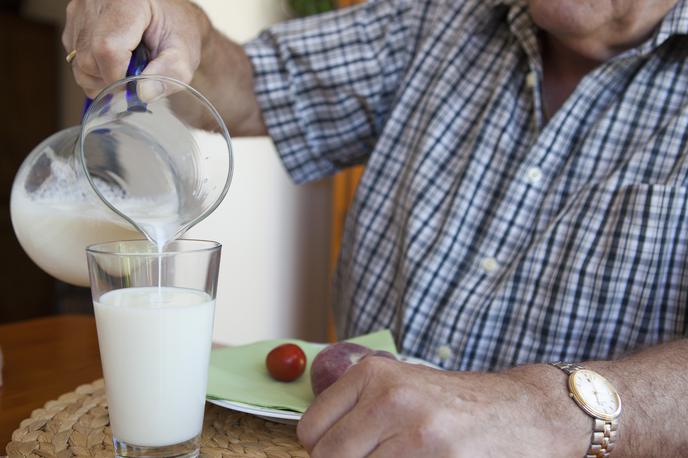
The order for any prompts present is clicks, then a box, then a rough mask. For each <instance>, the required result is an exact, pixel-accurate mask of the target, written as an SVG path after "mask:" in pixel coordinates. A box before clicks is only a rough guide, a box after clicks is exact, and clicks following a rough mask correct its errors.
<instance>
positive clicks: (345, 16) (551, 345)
mask: <svg viewBox="0 0 688 458" xmlns="http://www.w3.org/2000/svg"><path fill="white" fill-rule="evenodd" d="M686 33H688V0H681V1H680V2H679V3H678V5H677V6H676V7H675V8H674V9H673V10H672V11H671V12H670V13H669V14H668V15H667V16H666V17H665V18H664V20H663V21H662V23H661V24H660V25H659V27H658V28H657V30H656V31H655V33H654V34H653V35H652V36H651V37H650V38H648V40H647V41H645V42H644V43H642V44H640V45H639V46H638V47H636V48H634V49H631V50H628V51H626V52H624V53H623V54H620V55H618V56H616V57H615V58H613V59H611V60H610V61H608V62H606V63H605V64H603V65H600V66H599V67H598V68H596V69H595V70H594V71H592V72H590V73H589V74H588V75H587V76H585V78H583V80H582V81H580V83H579V84H578V86H577V88H576V89H575V91H574V92H573V94H571V96H570V97H569V98H568V99H567V101H566V102H565V104H564V105H563V106H562V107H561V108H560V109H559V110H558V111H557V113H556V114H555V115H554V116H553V117H552V118H551V119H550V120H549V121H548V120H546V119H545V118H544V117H543V115H542V104H543V102H542V95H541V85H542V62H541V56H540V54H539V50H538V43H537V29H536V27H535V26H534V24H533V23H532V21H531V19H530V17H529V15H528V12H527V8H526V7H525V6H524V4H523V3H522V2H519V1H517V0H511V1H497V0H490V1H485V0H463V1H458V0H387V1H383V0H377V1H375V0H373V1H371V2H369V3H367V4H365V5H362V6H359V7H356V8H353V9H351V10H345V11H341V12H336V13H331V14H327V15H322V16H318V17H313V18H308V19H305V20H297V21H292V22H288V23H285V24H280V25H277V26H276V27H273V28H271V29H270V30H268V31H266V32H264V33H263V34H261V36H260V37H258V38H257V39H256V40H255V41H253V42H251V43H249V44H248V45H247V46H246V50H247V52H248V54H249V56H250V57H251V59H252V62H253V64H254V69H255V87H256V92H257V96H258V100H259V103H260V105H261V107H262V110H263V116H264V119H265V122H266V125H267V126H268V130H269V132H270V135H271V136H272V138H273V139H274V141H275V143H276V145H277V148H278V150H279V152H280V155H281V157H282V160H283V162H284V165H285V167H286V168H287V169H288V171H289V172H290V174H291V176H292V177H293V179H294V180H295V181H296V182H304V181H307V180H313V179H317V178H320V177H323V176H326V175H328V174H332V173H334V172H336V171H338V170H340V169H341V168H344V167H346V166H348V165H351V164H355V163H362V162H365V163H366V171H365V174H364V175H363V178H362V181H361V183H360V185H359V188H358V190H357V194H356V199H355V203H354V205H353V207H352V209H351V211H350V213H349V215H348V219H347V224H346V229H345V236H344V240H343V245H342V252H341V255H340V260H339V269H338V275H337V278H336V282H335V283H336V288H335V290H336V295H335V296H336V298H335V299H336V306H337V310H338V312H339V317H340V318H341V320H340V323H341V324H342V326H343V327H344V330H345V334H347V335H352V334H360V333H366V332H369V331H373V330H376V329H380V328H391V329H393V330H396V333H397V338H398V341H399V342H400V346H401V348H400V349H401V350H402V351H403V352H405V353H408V354H411V355H414V356H417V357H421V358H424V359H427V360H429V361H431V362H433V363H436V364H438V365H440V366H443V367H445V368H451V369H459V370H496V369H500V368H503V367H509V366H513V365H516V364H520V363H526V362H537V361H553V360H566V361H580V360H586V359H591V358H598V359H604V358H614V357H617V356H619V355H622V354H623V353H624V352H627V351H629V350H631V349H634V348H637V347H639V346H643V345H648V344H654V343H658V342H663V341H666V340H669V339H672V338H676V337H677V336H684V335H686V333H687V332H688V331H687V328H688V326H687V324H688V314H687V313H686V301H687V300H688V243H687V240H686V238H687V236H688V227H687V226H688V207H687V204H688V188H687V187H686V186H687V185H688V42H687V41H686V37H685V36H684V35H685V34H686Z"/></svg>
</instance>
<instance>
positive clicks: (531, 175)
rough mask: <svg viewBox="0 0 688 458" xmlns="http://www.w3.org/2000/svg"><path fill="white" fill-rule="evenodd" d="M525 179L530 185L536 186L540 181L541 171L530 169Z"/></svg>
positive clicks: (534, 168)
mask: <svg viewBox="0 0 688 458" xmlns="http://www.w3.org/2000/svg"><path fill="white" fill-rule="evenodd" d="M526 179H527V180H528V183H530V184H538V183H539V182H540V181H542V169H540V167H531V168H529V169H528V171H527V172H526Z"/></svg>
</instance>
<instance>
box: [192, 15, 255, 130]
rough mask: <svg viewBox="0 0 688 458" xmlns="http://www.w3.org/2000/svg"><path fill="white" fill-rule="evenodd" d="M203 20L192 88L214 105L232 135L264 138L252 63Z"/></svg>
mask: <svg viewBox="0 0 688 458" xmlns="http://www.w3.org/2000/svg"><path fill="white" fill-rule="evenodd" d="M206 21H207V22H206V25H205V31H204V38H203V51H202V55H201V62H200V65H199V67H198V70H196V73H195V74H194V77H193V80H192V82H191V85H192V86H193V87H195V88H196V89H198V90H199V91H200V92H201V93H203V94H205V95H206V96H207V97H208V99H209V100H210V101H211V102H212V103H213V105H215V108H217V110H218V111H219V113H220V115H221V116H222V118H223V119H224V121H225V123H226V124H227V126H228V128H229V130H230V133H231V134H232V135H233V136H253V135H266V134H267V129H266V127H265V124H264V122H263V118H262V115H261V111H260V106H259V105H258V101H257V99H256V96H255V92H254V89H253V67H252V65H251V61H250V60H249V58H248V56H247V55H246V53H245V52H244V50H243V48H242V47H241V46H240V45H239V44H237V43H234V42H233V41H231V40H229V39H228V38H227V37H225V36H224V35H222V34H221V33H220V32H219V31H217V30H216V29H215V28H213V27H212V25H211V24H210V21H209V20H207V18H206Z"/></svg>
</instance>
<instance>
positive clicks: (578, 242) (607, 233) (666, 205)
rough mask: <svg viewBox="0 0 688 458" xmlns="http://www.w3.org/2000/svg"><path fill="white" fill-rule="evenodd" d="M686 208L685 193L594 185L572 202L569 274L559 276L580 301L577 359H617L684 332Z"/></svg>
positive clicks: (672, 188) (568, 218)
mask: <svg viewBox="0 0 688 458" xmlns="http://www.w3.org/2000/svg"><path fill="white" fill-rule="evenodd" d="M687 203H688V190H687V189H686V188H684V187H680V186H666V185H655V184H631V185H625V186H622V187H611V186H609V187H607V186H604V185H598V186H593V187H591V188H589V189H588V192H586V193H585V194H584V196H579V198H578V199H575V200H574V201H573V205H572V206H571V207H570V208H569V211H567V212H566V213H565V215H564V216H563V220H562V221H561V222H563V223H564V224H563V227H566V228H568V231H567V233H566V235H565V236H564V237H565V240H560V241H561V242H562V243H563V245H565V246H568V247H573V249H572V250H571V251H570V252H569V253H570V254H571V255H572V256H571V258H570V259H565V257H561V258H560V261H561V262H569V263H570V264H569V267H570V268H565V269H562V270H560V271H559V272H562V271H564V272H567V274H566V276H570V278H567V279H563V280H564V281H566V282H567V283H566V284H567V287H566V288H565V289H566V290H567V292H566V293H565V294H566V295H567V296H568V298H569V299H570V298H572V297H577V298H579V299H580V300H574V301H572V303H571V305H572V306H573V308H574V309H575V310H576V312H575V313H574V314H573V316H568V317H567V318H565V319H564V321H568V320H569V319H572V320H573V322H568V323H566V325H567V326H564V328H567V327H568V328H569V329H576V330H577V332H576V333H575V334H578V338H579V343H581V346H580V347H579V351H580V352H581V353H580V354H579V355H572V356H581V357H615V356H619V355H621V354H623V353H624V352H626V351H628V350H630V349H632V348H635V347H637V346H639V345H644V344H651V343H657V342H660V341H664V340H667V339H669V338H671V337H673V336H676V335H680V334H682V333H684V332H685V329H684V328H685V316H686V310H685V307H686V306H685V304H686V302H687V297H688V275H687V274H686V267H688V263H687V262H686V260H687V256H688V243H687V242H688V241H687V240H686V239H687V235H688V234H687V230H686V229H687V225H688V208H687ZM572 228H573V229H572ZM561 234H562V233H561V232H560V235H561ZM562 324H563V323H562ZM559 337H563V335H560V336H559Z"/></svg>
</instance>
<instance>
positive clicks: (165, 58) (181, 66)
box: [142, 47, 195, 84]
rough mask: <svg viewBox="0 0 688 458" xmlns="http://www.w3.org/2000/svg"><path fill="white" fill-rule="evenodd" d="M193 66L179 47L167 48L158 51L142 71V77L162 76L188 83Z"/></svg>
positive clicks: (191, 76) (189, 58)
mask: <svg viewBox="0 0 688 458" xmlns="http://www.w3.org/2000/svg"><path fill="white" fill-rule="evenodd" d="M194 70H195V66H194V63H193V62H192V59H191V57H190V56H189V55H188V53H187V52H186V51H184V50H183V49H182V48H180V47H168V48H165V49H163V50H161V51H160V53H159V54H158V55H157V56H156V58H155V59H153V60H152V61H151V62H150V63H149V64H148V66H146V68H145V69H144V70H143V72H142V74H144V75H164V76H169V77H171V78H175V79H178V80H179V81H182V82H184V83H187V84H188V83H190V82H191V79H192V78H193V74H194Z"/></svg>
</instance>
